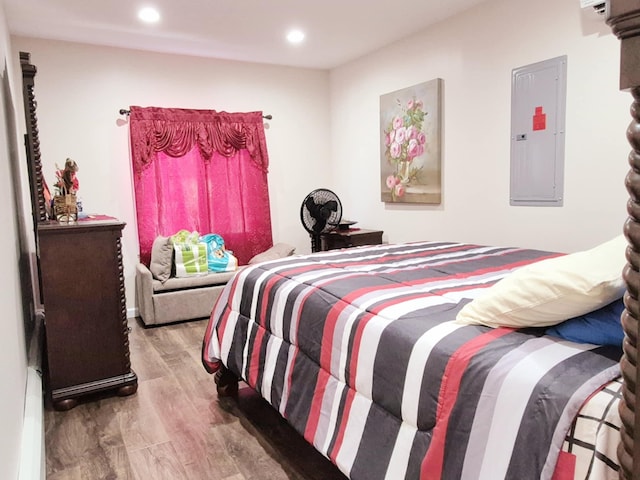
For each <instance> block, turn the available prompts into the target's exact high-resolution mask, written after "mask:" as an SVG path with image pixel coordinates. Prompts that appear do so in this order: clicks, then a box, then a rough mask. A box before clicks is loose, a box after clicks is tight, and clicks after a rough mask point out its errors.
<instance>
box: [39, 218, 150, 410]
mask: <svg viewBox="0 0 640 480" xmlns="http://www.w3.org/2000/svg"><path fill="white" fill-rule="evenodd" d="M124 226H125V224H124V223H123V222H120V221H118V220H116V219H113V218H109V217H100V219H94V220H89V219H84V220H80V221H78V222H76V223H71V224H64V223H58V222H56V221H45V222H41V223H39V224H38V246H39V257H40V272H41V282H42V296H43V303H44V317H45V320H44V321H45V346H46V361H47V362H46V372H47V375H46V381H47V391H48V393H49V394H50V397H51V401H52V403H53V406H54V408H56V409H58V410H68V409H70V408H73V407H74V406H75V405H76V404H77V401H78V400H77V399H78V397H80V396H83V395H86V394H89V393H94V392H99V391H105V390H113V391H114V392H115V393H117V394H118V395H130V394H132V393H135V391H136V390H137V386H138V379H137V376H136V374H135V373H134V372H133V371H132V370H131V363H130V359H129V329H128V326H127V310H126V303H125V290H124V270H123V265H122V246H121V237H122V229H123V228H124Z"/></svg>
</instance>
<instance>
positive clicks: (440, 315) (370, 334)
mask: <svg viewBox="0 0 640 480" xmlns="http://www.w3.org/2000/svg"><path fill="white" fill-rule="evenodd" d="M606 15H607V23H608V24H609V25H610V26H611V27H612V30H613V32H614V33H615V34H616V35H617V36H618V37H619V38H620V40H621V69H620V78H621V80H620V87H621V88H622V89H626V90H630V91H631V93H632V95H633V102H634V103H633V107H632V110H631V115H632V121H631V124H630V126H629V129H628V130H627V137H628V139H629V142H630V144H631V146H632V152H631V155H630V156H629V159H628V161H629V164H630V166H631V170H630V172H629V174H628V176H627V178H626V181H625V183H626V187H627V190H628V191H629V193H630V200H629V202H628V206H627V210H628V213H629V218H628V221H627V222H626V223H625V225H624V235H625V238H626V241H627V242H628V248H627V249H626V260H625V262H626V265H625V266H624V267H623V271H622V278H623V279H624V284H625V288H626V292H625V293H624V306H625V309H624V312H623V313H622V315H621V317H620V318H621V326H622V329H623V332H624V342H623V349H622V351H620V350H619V349H616V348H615V347H597V346H593V345H590V344H583V343H576V342H571V341H565V340H559V339H557V338H554V337H552V336H550V335H548V334H546V330H545V329H544V328H543V327H527V328H510V327H498V328H492V327H488V326H484V325H473V324H465V323H462V324H461V323H459V321H458V320H456V319H457V318H458V316H459V314H460V312H461V311H463V310H464V309H465V308H467V306H468V305H469V304H471V303H473V302H474V301H475V300H476V299H477V298H479V297H478V295H479V292H480V291H481V290H482V289H484V288H492V286H493V285H495V284H497V283H498V282H499V281H500V280H501V279H503V278H507V277H508V276H511V275H512V274H513V273H514V272H517V271H518V269H527V268H528V266H529V265H531V264H535V263H538V262H544V261H546V260H548V259H551V260H552V259H553V258H549V257H553V256H554V254H553V253H552V252H541V251H534V250H522V249H508V248H507V249H506V252H505V251H504V250H501V247H490V246H478V245H465V244H450V243H446V242H423V243H418V244H410V245H392V246H377V247H363V248H358V249H352V250H350V251H340V252H330V253H324V254H316V255H309V256H299V257H293V258H289V259H285V260H277V261H275V262H270V263H269V264H265V265H259V266H254V267H251V268H249V269H245V270H243V271H242V272H241V273H240V274H238V275H237V276H236V277H235V279H234V281H232V282H230V283H229V285H228V286H227V289H226V290H225V292H224V293H223V295H222V296H221V297H220V299H219V301H218V303H217V304H216V306H215V308H214V311H213V312H212V316H211V319H210V321H209V325H208V328H207V332H206V335H205V338H204V342H203V362H204V364H205V368H207V370H208V371H210V372H211V373H213V372H216V382H217V384H218V391H219V394H221V395H223V394H233V392H234V391H235V390H236V389H237V381H238V377H241V378H242V379H244V380H245V381H246V382H247V383H248V384H249V385H250V386H252V387H253V388H255V389H256V390H257V391H258V392H259V393H260V394H261V395H262V396H263V397H264V398H265V399H266V400H267V401H269V402H270V403H271V404H272V405H273V407H274V408H276V409H277V410H278V411H279V412H280V413H281V414H282V415H283V416H284V417H285V418H287V420H288V421H289V422H290V423H291V424H292V425H293V426H294V427H295V428H296V429H297V430H298V431H299V432H300V433H301V434H302V435H303V436H304V437H305V438H306V439H307V441H309V442H310V443H312V444H313V445H314V446H315V448H316V449H318V450H319V451H320V452H322V453H323V454H325V455H326V456H327V457H328V458H330V459H331V460H332V461H333V462H334V463H335V464H336V465H337V466H338V467H339V468H340V469H341V470H342V471H343V472H344V473H345V474H346V475H347V476H348V477H349V478H352V479H354V480H359V479H367V480H370V479H371V480H372V479H377V478H389V479H394V480H395V479H401V478H407V479H409V478H429V479H430V478H444V479H449V478H474V479H475V478H490V479H495V478H514V479H515V478H518V479H520V478H554V479H565V478H567V479H568V478H592V479H602V478H616V477H618V476H619V477H620V478H622V479H626V480H631V479H636V480H637V479H638V478H640V443H639V442H635V438H634V437H635V435H634V432H635V431H640V415H639V414H636V411H637V410H636V385H640V373H639V372H638V369H637V338H638V335H639V323H638V319H639V318H640V309H639V306H638V286H639V285H640V276H639V275H640V274H639V269H640V224H639V222H640V206H639V205H638V202H639V201H640V200H639V198H640V65H639V63H640V58H639V57H638V54H637V52H638V51H640V7H639V6H638V4H637V0H610V1H609V2H607V13H606ZM619 161H622V159H620V160H619ZM396 249H399V250H396ZM406 249H409V250H416V249H417V250H421V251H424V249H427V250H434V249H435V250H441V251H440V253H442V249H444V250H455V249H462V250H465V251H466V252H467V253H469V254H470V255H471V256H473V255H474V254H473V253H470V252H471V251H476V253H477V250H478V249H480V250H482V249H485V250H484V252H485V254H486V252H487V251H492V252H494V253H496V255H495V256H493V262H494V263H493V267H487V266H486V265H485V266H483V265H481V264H480V263H477V262H475V261H468V262H456V261H453V260H452V261H445V263H447V264H448V266H447V268H443V267H442V266H438V267H433V266H432V267H427V268H413V269H411V268H401V269H400V271H401V272H398V271H397V270H398V268H397V265H389V264H387V263H386V260H382V261H380V262H378V263H377V264H376V263H375V260H374V264H373V265H372V264H371V263H370V262H371V259H376V258H377V259H380V258H383V257H384V258H386V257H388V256H389V255H400V256H403V255H409V254H408V252H406ZM486 249H488V250H486ZM498 252H500V253H498ZM485 254H482V255H479V256H484V255H485ZM507 257H510V260H509V259H508V258H507ZM496 258H499V259H500V260H496ZM424 261H425V262H427V263H429V262H433V261H434V259H433V258H431V260H424ZM496 262H497V264H496ZM391 263H392V264H393V263H394V262H391ZM396 263H397V262H396ZM454 264H458V267H455V268H454V267H453V265H454ZM462 264H465V266H464V267H462ZM514 264H517V265H514ZM311 265H313V268H312V267H311ZM318 265H320V267H319V268H317V267H318ZM345 265H347V268H346V270H345V269H344V268H342V267H344V266H345ZM416 265H417V264H414V266H416ZM338 266H340V268H338ZM307 267H308V268H309V270H306V269H307ZM487 268H489V269H491V268H493V270H492V272H493V273H492V274H489V275H485V276H483V275H482V274H479V273H478V272H482V271H483V270H486V269H487ZM300 269H302V271H300ZM379 269H382V270H384V271H385V272H386V273H385V274H384V275H382V276H380V275H374V273H373V272H374V271H376V270H379ZM420 270H422V271H423V272H422V273H424V271H428V272H429V273H427V274H426V275H427V277H426V278H424V277H421V278H419V277H417V276H415V275H417V272H418V271H420ZM433 275H436V276H437V275H442V276H443V278H438V279H437V281H436V280H433V278H434V277H433ZM461 276H462V277H464V276H466V277H473V278H476V279H478V278H479V277H482V278H483V280H485V282H484V283H483V282H481V281H480V280H478V282H477V283H475V284H473V286H472V287H469V288H459V289H456V288H457V287H455V288H454V287H453V286H452V285H455V284H456V282H458V283H457V285H458V287H459V286H460V278H461ZM287 277H292V278H287ZM301 277H302V279H303V280H304V281H300V278H301ZM336 277H337V278H336ZM351 277H356V278H357V279H358V280H357V281H358V282H364V283H356V284H354V283H351V282H352V281H353V280H354V278H351ZM393 278H395V280H398V281H395V280H393ZM363 279H364V280H363ZM439 281H442V282H445V283H446V282H449V286H450V287H452V288H451V289H450V290H449V291H445V292H444V293H443V291H442V289H441V290H438V288H437V284H438V282H439ZM463 283H464V282H463ZM407 285H410V286H411V287H410V288H409V289H408V290H415V289H416V288H417V289H418V290H420V295H415V294H413V293H409V292H408V291H404V292H403V293H401V294H400V296H401V297H403V298H404V300H406V301H397V302H396V301H395V300H389V298H387V297H386V296H385V295H381V294H380V292H378V293H372V292H373V291H374V288H376V287H381V286H382V287H383V290H385V289H386V290H396V291H397V290H402V288H403V287H407ZM434 285H435V286H436V290H431V287H433V286H434ZM416 286H417V287H416ZM440 286H441V285H440ZM354 292H355V293H354ZM363 292H364V293H363ZM396 293H397V292H396ZM412 295H413V296H412ZM381 296H382V297H383V298H384V299H386V300H381V299H380V297H381ZM425 297H426V298H427V299H428V301H427V300H425V299H424V298H425ZM286 298H293V299H295V300H294V301H292V302H290V303H287V302H286V301H285V299H286ZM391 298H395V299H397V297H393V296H392V297H391ZM347 300H354V301H355V303H354V304H352V303H350V302H348V301H347ZM380 301H383V302H384V301H386V302H387V303H386V304H385V305H384V306H383V307H381V306H380V305H379V304H378V303H377V302H380ZM389 302H390V303H389ZM407 302H408V306H407ZM425 302H426V303H425ZM336 305H338V307H336ZM311 306H313V308H311ZM378 307H380V308H378ZM345 312H346V313H345ZM426 313H428V315H425V314H426ZM420 319H422V320H421V321H420ZM421 323H426V324H428V325H429V327H428V328H427V327H425V326H424V325H423V326H422V327H421V326H420V325H421ZM421 328H422V330H421ZM425 328H426V329H427V330H432V332H431V335H430V334H428V332H427V331H425ZM346 332H349V333H346ZM531 344H533V345H534V346H535V347H536V348H532V349H529V350H527V349H526V348H525V351H531V352H534V353H532V354H533V355H535V351H539V350H538V348H541V349H542V350H543V351H547V350H545V349H551V350H554V349H559V350H561V351H563V352H564V354H562V355H560V357H561V358H562V359H561V360H558V361H557V362H556V363H553V365H549V364H547V365H546V367H545V369H544V370H542V371H540V370H538V367H536V368H531V369H527V368H524V367H522V365H520V366H519V365H518V364H517V362H516V363H509V362H511V361H513V359H514V358H519V359H521V360H522V355H523V353H522V352H523V348H522V346H523V345H531ZM414 351H420V352H422V354H421V355H422V356H420V355H417V356H416V355H413V354H412V352H414ZM496 352H501V354H499V355H496ZM514 352H516V353H514ZM554 358H557V357H554ZM505 359H506V360H505ZM576 359H579V361H575V360H576ZM542 360H543V363H544V361H547V362H548V360H549V359H548V358H547V357H545V356H543V358H542ZM496 371H500V372H502V376H499V375H498V376H496V375H495V374H492V373H491V372H496ZM410 372H418V373H415V375H414V374H409V373H410ZM531 372H535V375H534V377H535V381H533V380H532V379H531ZM567 372H570V373H567ZM620 372H621V373H622V375H621V377H620V376H619V373H620ZM507 380H508V381H507ZM520 381H525V383H526V386H523V385H522V384H521V383H519V382H520ZM527 381H528V382H529V383H527ZM509 382H513V383H509ZM498 386H499V387H500V388H497V387H498ZM502 387H504V392H505V395H504V396H502V397H501V396H500V395H493V394H491V392H496V391H499V392H502V391H503V390H502V389H501V388H502ZM525 393H526V395H525ZM527 395H528V396H527ZM514 397H517V398H515V400H514ZM525 397H526V398H525ZM529 399H533V400H531V401H529ZM513 402H515V403H513ZM618 430H619V431H618ZM496 432H497V433H496ZM532 439H535V441H533V440H532ZM614 450H615V451H616V452H615V453H614Z"/></svg>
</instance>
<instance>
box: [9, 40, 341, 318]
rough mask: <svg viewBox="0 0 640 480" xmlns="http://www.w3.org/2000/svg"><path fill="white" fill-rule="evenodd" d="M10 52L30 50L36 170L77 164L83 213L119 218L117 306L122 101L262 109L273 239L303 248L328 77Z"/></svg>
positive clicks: (73, 52) (319, 177)
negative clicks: (304, 211)
mask: <svg viewBox="0 0 640 480" xmlns="http://www.w3.org/2000/svg"><path fill="white" fill-rule="evenodd" d="M12 43H13V46H14V51H15V52H16V53H15V54H16V55H17V52H18V51H27V52H30V53H31V59H32V63H33V64H34V65H36V66H37V68H38V73H37V75H36V79H35V82H36V85H35V96H36V99H37V101H38V110H37V116H38V126H39V130H40V147H41V152H42V163H43V173H44V175H45V178H46V180H47V182H48V183H49V185H51V184H53V182H54V170H55V164H56V163H58V165H62V164H63V163H64V161H65V159H66V158H67V157H71V158H73V159H74V160H75V161H76V162H77V163H78V165H79V167H80V170H79V172H78V178H79V180H80V190H79V196H80V197H81V198H82V200H83V204H84V205H83V206H84V209H85V211H86V212H93V213H104V214H108V215H111V216H114V217H117V218H119V219H120V220H123V221H125V222H127V227H126V228H125V230H124V233H123V254H124V260H125V261H124V269H125V283H126V285H125V287H126V291H127V307H128V308H133V307H134V305H135V303H134V265H135V263H136V262H137V258H138V240H137V232H136V222H135V217H134V203H133V195H132V180H131V171H130V162H129V143H128V141H129V129H128V124H127V123H126V117H123V116H121V115H119V114H118V111H119V110H120V109H121V108H128V107H129V106H130V105H137V106H157V107H179V108H200V109H207V108H211V109H215V110H226V111H231V112H243V111H256V110H262V111H263V112H264V113H265V114H271V115H273V120H270V121H268V126H269V128H268V129H267V130H266V136H267V148H268V151H269V157H270V171H269V193H270V197H271V211H272V223H273V237H274V238H273V239H274V242H278V241H285V242H288V243H291V244H293V245H295V246H296V247H297V250H298V251H299V252H305V251H306V252H308V251H309V250H310V242H309V237H308V235H307V233H306V232H305V230H304V228H303V227H302V225H301V224H300V213H299V212H300V210H299V209H300V204H301V202H302V200H303V199H304V197H305V195H306V194H307V193H308V192H309V191H311V190H312V189H314V188H317V187H320V186H324V185H325V184H327V183H328V182H329V179H330V177H331V172H330V170H329V169H328V168H327V164H328V160H329V158H328V157H329V153H330V142H329V75H328V72H325V71H320V70H311V69H295V68H285V67H275V66H269V65H259V64H249V63H240V62H230V61H222V60H211V59H203V58H196V57H186V56H176V55H162V54H157V53H147V52H141V51H135V50H126V49H118V48H105V47H96V46H90V45H82V44H74V43H66V42H55V41H48V40H39V39H32V38H21V37H13V38H12Z"/></svg>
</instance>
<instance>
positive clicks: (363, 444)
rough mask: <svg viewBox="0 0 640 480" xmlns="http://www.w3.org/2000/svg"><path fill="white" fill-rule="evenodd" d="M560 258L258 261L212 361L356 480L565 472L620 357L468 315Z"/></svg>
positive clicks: (376, 256)
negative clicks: (466, 310)
mask: <svg viewBox="0 0 640 480" xmlns="http://www.w3.org/2000/svg"><path fill="white" fill-rule="evenodd" d="M554 255H556V254H553V253H549V252H543V251H538V250H526V249H517V248H503V247H486V246H478V245H468V244H458V243H443V242H424V243H411V244H403V245H380V246H371V247H360V248H353V249H348V250H335V251H330V252H324V253H319V254H312V255H306V256H294V257H288V258H285V259H281V260H275V261H271V262H267V263H264V264H260V265H256V266H249V267H247V268H245V269H243V270H241V271H240V272H239V273H238V274H237V275H236V276H235V277H234V279H233V281H231V282H230V283H229V284H228V285H227V287H226V289H225V290H224V292H223V294H222V295H221V297H220V299H219V300H218V302H217V304H216V306H215V307H214V311H213V313H212V315H211V319H210V321H209V325H208V328H207V332H206V335H205V339H204V346H203V360H204V361H205V362H207V363H208V364H209V365H214V366H216V365H218V364H219V363H220V362H221V363H223V364H224V365H225V366H226V367H227V368H229V369H230V370H231V371H232V372H234V373H236V374H238V375H239V376H240V377H242V378H243V379H244V380H245V381H246V382H247V383H248V384H249V385H250V386H251V387H253V388H255V389H256V390H257V391H258V392H260V393H261V395H262V396H263V397H264V398H265V399H266V400H267V401H269V402H270V403H271V404H272V405H273V406H274V407H275V408H276V409H278V410H279V412H280V413H281V414H282V415H283V416H284V417H285V418H286V419H287V420H288V421H289V422H290V423H291V424H292V425H293V426H294V427H295V428H296V429H297V430H298V431H299V432H300V433H301V434H303V435H304V437H305V438H306V439H307V441H309V442H310V443H312V444H313V445H314V446H315V448H316V449H317V450H319V451H320V452H321V453H323V454H324V455H326V456H327V457H328V458H330V459H331V460H332V461H333V462H334V463H335V464H336V465H337V466H338V467H339V468H340V470H341V471H343V472H344V473H345V474H346V475H347V476H348V477H349V478H351V479H354V480H376V479H387V480H399V479H439V478H442V479H445V480H446V479H458V478H466V479H473V480H476V479H487V480H497V479H502V478H508V479H514V480H515V479H517V480H526V479H538V478H551V477H552V475H553V472H554V469H555V465H556V460H557V458H558V453H559V451H560V449H561V448H562V444H563V442H564V439H565V435H566V432H567V430H568V427H569V426H570V424H571V422H572V419H573V417H574V416H575V414H576V412H577V411H578V409H579V408H580V406H581V405H582V403H583V402H584V400H585V399H587V398H588V397H589V395H590V394H592V393H593V392H594V391H595V390H597V389H598V388H599V387H600V386H601V385H603V384H605V383H606V382H608V381H610V380H612V379H613V378H615V377H616V376H617V375H618V363H617V362H618V359H619V356H620V352H619V351H617V350H616V349H611V348H604V347H595V346H593V345H580V344H574V343H570V342H565V341H561V340H559V339H555V338H552V337H547V336H544V335H542V332H541V331H539V330H536V329H529V330H526V331H525V330H513V329H507V328H499V329H490V328H487V327H482V326H462V325H458V324H456V323H454V322H453V321H452V320H453V319H455V316H456V313H457V312H458V311H459V310H460V308H462V306H463V305H464V304H465V303H467V302H469V301H470V300H472V299H473V298H474V297H475V296H477V295H478V293H480V292H481V291H482V290H483V289H484V288H486V287H488V286H490V285H491V284H493V283H495V282H496V281H497V280H499V279H500V278H502V277H503V276H505V275H507V274H508V273H509V272H511V271H512V270H514V269H517V268H518V267H520V266H523V265H525V264H528V263H531V262H534V261H537V260H540V259H543V258H548V257H551V256H554ZM523 288H526V285H523Z"/></svg>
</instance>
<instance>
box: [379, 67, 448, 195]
mask: <svg viewBox="0 0 640 480" xmlns="http://www.w3.org/2000/svg"><path fill="white" fill-rule="evenodd" d="M442 84H443V81H442V79H441V78H435V79H433V80H429V81H427V82H423V83H420V84H417V85H413V86H411V87H407V88H403V89H401V90H396V91H394V92H390V93H386V94H383V95H381V96H380V198H381V201H383V202H388V203H419V204H432V205H439V204H440V203H441V202H442V147H441V145H442V139H441V131H442V126H441V122H442Z"/></svg>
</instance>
